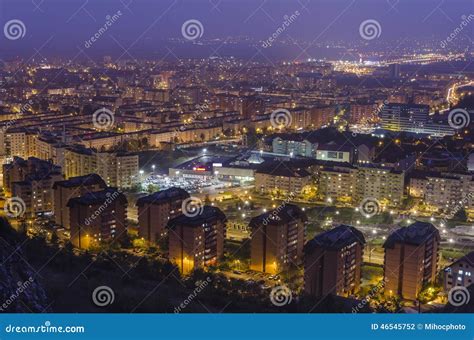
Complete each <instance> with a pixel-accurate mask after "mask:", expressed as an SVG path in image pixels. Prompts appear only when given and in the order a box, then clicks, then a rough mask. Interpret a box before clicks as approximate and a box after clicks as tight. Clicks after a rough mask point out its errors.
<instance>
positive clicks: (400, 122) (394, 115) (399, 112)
mask: <svg viewBox="0 0 474 340" xmlns="http://www.w3.org/2000/svg"><path fill="white" fill-rule="evenodd" d="M429 113H430V107H429V106H428V105H416V104H398V103H389V104H385V105H384V106H383V107H382V110H381V112H380V119H381V127H382V129H384V130H389V131H403V132H415V133H416V132H418V133H422V132H423V131H424V128H425V125H426V124H427V123H428V115H429Z"/></svg>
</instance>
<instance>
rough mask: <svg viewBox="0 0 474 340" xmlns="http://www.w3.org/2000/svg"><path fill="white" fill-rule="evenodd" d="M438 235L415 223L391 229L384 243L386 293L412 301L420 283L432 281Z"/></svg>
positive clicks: (425, 224) (437, 248) (426, 224)
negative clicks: (392, 230) (391, 231)
mask: <svg viewBox="0 0 474 340" xmlns="http://www.w3.org/2000/svg"><path fill="white" fill-rule="evenodd" d="M439 242H440V236H439V232H438V229H436V227H435V226H434V225H433V224H431V223H425V222H415V223H413V224H411V225H410V226H408V227H403V228H399V229H397V230H395V231H394V232H393V233H392V234H391V235H389V236H388V238H387V240H386V241H385V243H384V245H383V246H384V248H385V259H384V262H385V264H384V281H385V295H386V296H392V295H396V296H401V297H402V298H404V299H408V300H416V299H417V298H418V295H419V293H420V291H421V290H422V288H423V286H424V285H425V284H428V283H432V282H433V281H434V280H435V277H436V273H437V266H438V250H439Z"/></svg>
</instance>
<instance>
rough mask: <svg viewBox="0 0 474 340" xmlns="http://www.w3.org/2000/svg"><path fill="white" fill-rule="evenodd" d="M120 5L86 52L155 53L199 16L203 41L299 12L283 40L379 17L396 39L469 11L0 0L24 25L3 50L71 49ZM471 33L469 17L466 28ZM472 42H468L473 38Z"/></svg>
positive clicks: (345, 29) (419, 3)
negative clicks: (113, 19) (19, 36)
mask: <svg viewBox="0 0 474 340" xmlns="http://www.w3.org/2000/svg"><path fill="white" fill-rule="evenodd" d="M117 11H121V13H122V15H121V17H120V19H119V20H118V21H117V22H115V23H114V24H113V25H112V26H111V27H110V28H108V30H107V32H106V34H104V35H103V36H102V37H101V38H100V41H98V42H97V43H96V44H94V46H92V47H91V48H89V49H88V50H87V54H88V55H90V56H98V55H104V54H110V55H117V54H119V55H120V54H123V53H124V52H125V51H127V52H128V53H130V54H131V55H132V56H133V57H135V56H150V57H153V55H154V53H158V52H157V51H161V52H160V53H162V52H163V50H166V49H165V48H164V44H165V43H164V41H167V40H169V39H171V38H180V39H182V35H181V26H182V24H183V23H184V22H185V21H186V20H189V19H196V20H199V21H200V22H201V23H202V25H203V27H204V32H203V36H202V39H203V41H205V40H209V39H213V38H221V39H225V38H228V37H236V36H248V37H250V38H252V39H266V38H267V37H268V36H270V35H271V34H272V33H273V32H275V30H276V29H277V28H278V27H279V26H280V25H282V23H283V20H284V19H283V17H284V16H285V15H291V14H293V13H295V11H299V13H300V15H299V16H298V18H297V19H296V20H295V22H294V23H292V24H291V25H290V27H288V28H287V29H286V30H285V33H284V34H283V36H282V37H280V39H290V40H298V41H299V40H301V41H309V42H318V43H319V42H320V43H324V42H327V41H342V40H343V41H345V42H358V41H361V37H360V35H359V25H360V23H361V22H362V21H364V20H367V19H374V20H377V21H378V22H380V24H381V27H382V32H381V36H380V40H379V42H380V41H385V42H387V41H390V40H393V39H397V38H405V37H407V38H410V37H411V38H423V39H426V38H429V37H436V38H439V39H442V38H444V37H445V36H446V35H448V34H449V33H450V32H452V30H453V29H454V28H456V27H457V26H458V25H459V24H460V23H461V21H462V19H461V17H462V16H463V15H469V14H473V13H474V0H449V1H448V0H446V1H445V0H311V1H308V0H187V1H185V0H3V1H0V22H1V27H2V28H3V25H4V24H5V23H6V22H7V21H9V20H11V19H19V20H21V21H22V22H23V23H24V24H25V26H26V34H25V36H24V37H23V38H22V39H19V40H15V41H10V40H8V39H6V38H5V37H4V35H2V36H1V39H0V43H1V45H0V56H1V57H3V58H11V57H14V56H22V57H29V56H31V54H32V51H33V52H34V51H35V49H36V50H38V51H39V53H38V55H37V57H38V56H39V55H41V56H74V55H75V54H76V53H77V52H78V51H79V49H84V42H85V41H86V40H87V39H89V38H90V37H91V36H92V35H94V34H95V33H96V32H97V31H98V29H99V28H100V27H101V26H103V25H104V24H105V21H106V19H105V18H106V16H107V15H112V14H114V13H117ZM463 35H465V36H468V37H471V38H472V37H473V36H474V22H472V23H471V24H470V25H469V26H468V27H467V28H466V29H465V31H464V32H463ZM471 45H472V44H471Z"/></svg>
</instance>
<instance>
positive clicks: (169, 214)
mask: <svg viewBox="0 0 474 340" xmlns="http://www.w3.org/2000/svg"><path fill="white" fill-rule="evenodd" d="M187 198H189V194H188V192H187V191H185V190H183V189H180V188H176V187H172V188H169V189H166V190H162V191H159V192H155V193H154V194H152V195H148V196H145V197H141V198H139V199H138V200H137V206H138V224H139V230H138V232H139V236H140V237H143V238H144V239H145V240H147V241H149V242H152V243H154V242H157V241H158V240H160V239H161V238H162V237H163V236H165V235H166V231H167V230H166V225H167V224H168V222H169V220H170V219H173V218H175V217H177V216H179V215H181V212H182V205H183V201H184V200H185V199H187Z"/></svg>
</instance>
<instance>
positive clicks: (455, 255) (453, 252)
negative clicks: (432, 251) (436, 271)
mask: <svg viewBox="0 0 474 340" xmlns="http://www.w3.org/2000/svg"><path fill="white" fill-rule="evenodd" d="M467 253H468V251H467V250H466V251H460V250H457V249H441V256H442V257H443V259H446V260H450V261H451V259H456V260H457V259H459V258H460V257H463V256H464V255H466V254H467Z"/></svg>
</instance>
